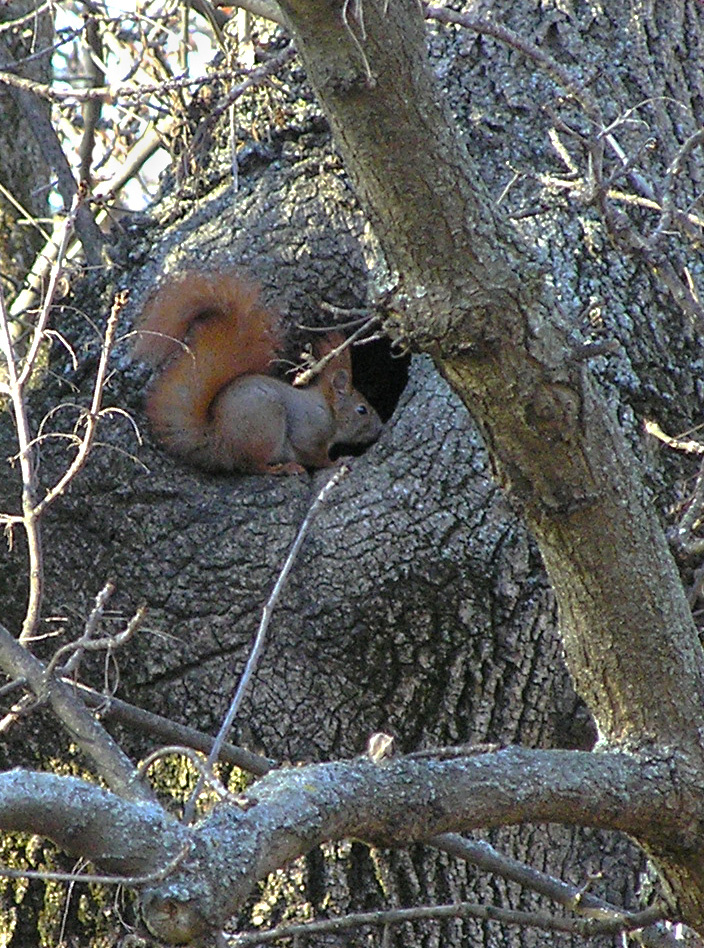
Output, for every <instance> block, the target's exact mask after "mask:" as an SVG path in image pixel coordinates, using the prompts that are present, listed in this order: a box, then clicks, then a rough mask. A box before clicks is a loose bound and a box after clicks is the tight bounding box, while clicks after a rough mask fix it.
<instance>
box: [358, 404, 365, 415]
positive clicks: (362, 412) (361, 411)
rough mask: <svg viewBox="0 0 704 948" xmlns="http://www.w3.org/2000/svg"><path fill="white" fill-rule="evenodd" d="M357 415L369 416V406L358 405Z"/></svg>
mask: <svg viewBox="0 0 704 948" xmlns="http://www.w3.org/2000/svg"><path fill="white" fill-rule="evenodd" d="M357 414H358V415H366V414H367V406H366V405H357Z"/></svg>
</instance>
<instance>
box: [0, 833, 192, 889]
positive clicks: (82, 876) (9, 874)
mask: <svg viewBox="0 0 704 948" xmlns="http://www.w3.org/2000/svg"><path fill="white" fill-rule="evenodd" d="M190 849H191V847H190V844H189V845H187V846H184V847H183V849H182V850H181V852H180V853H178V855H176V856H174V858H173V859H170V860H169V861H168V862H167V863H166V865H165V866H162V867H161V869H155V870H154V872H150V873H148V874H147V875H144V876H111V875H107V876H102V875H96V874H94V873H89V872H86V873H76V872H50V871H48V870H47V871H46V872H44V871H43V870H41V869H10V868H9V867H8V866H0V876H5V877H6V878H8V879H44V880H47V881H55V882H88V883H97V884H99V885H125V886H129V887H137V886H143V885H147V884H149V883H152V882H161V881H162V880H163V879H166V877H167V876H169V875H171V873H172V872H173V871H174V869H176V868H177V867H178V866H179V864H180V863H181V862H182V861H183V859H184V858H185V857H186V856H187V855H188V853H189V852H190Z"/></svg>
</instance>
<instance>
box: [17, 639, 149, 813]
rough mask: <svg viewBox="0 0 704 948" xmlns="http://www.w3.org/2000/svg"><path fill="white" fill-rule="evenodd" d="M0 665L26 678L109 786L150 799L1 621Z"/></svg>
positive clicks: (69, 695)
mask: <svg viewBox="0 0 704 948" xmlns="http://www.w3.org/2000/svg"><path fill="white" fill-rule="evenodd" d="M0 666H1V667H2V668H3V670H4V671H5V673H6V674H8V675H10V676H12V677H13V678H24V679H26V681H27V683H28V685H29V687H30V688H31V689H32V691H33V692H34V694H35V695H36V697H37V698H38V699H40V700H45V701H47V702H48V703H49V705H50V707H51V708H52V710H53V711H54V713H55V714H56V716H57V718H58V719H59V721H61V723H62V724H63V726H64V727H65V728H66V730H67V731H68V733H69V734H70V736H71V739H72V740H74V741H75V742H76V743H77V744H78V746H79V747H80V748H81V750H82V751H83V753H84V754H85V755H86V756H87V757H88V758H89V759H90V760H92V761H93V763H94V764H95V766H96V768H97V771H98V773H99V774H100V775H101V776H102V777H103V778H104V779H105V781H106V783H107V784H108V786H109V787H110V788H111V789H112V790H114V791H115V793H118V794H120V795H121V796H123V797H125V799H127V800H135V801H142V802H145V801H152V800H153V799H154V797H153V795H152V793H151V791H150V790H149V788H148V787H145V786H144V785H143V784H142V783H141V782H140V781H139V780H137V779H135V778H136V770H135V767H134V765H133V764H132V762H131V761H130V759H129V757H127V755H126V754H125V753H124V752H123V751H122V750H121V749H120V747H119V746H118V744H116V743H115V741H113V739H112V738H111V737H110V735H109V734H108V733H107V731H106V730H105V729H104V728H103V727H102V725H101V724H99V723H98V721H96V720H95V718H94V717H93V716H92V715H91V714H90V712H89V711H88V710H87V709H86V707H85V706H84V705H83V704H82V703H81V701H80V700H79V699H78V698H77V697H76V695H75V694H74V693H73V692H72V690H71V688H70V687H69V686H68V685H66V684H64V683H63V682H61V681H58V680H57V679H56V678H54V677H53V676H47V674H46V669H45V667H44V665H43V664H42V663H41V662H40V661H39V660H38V659H36V658H35V657H34V656H33V655H31V654H30V653H29V652H28V651H27V649H25V648H24V647H23V646H22V645H20V644H19V643H18V642H17V641H16V640H15V639H14V638H13V637H12V636H11V635H10V633H9V632H8V631H7V629H5V628H4V627H3V626H2V625H0Z"/></svg>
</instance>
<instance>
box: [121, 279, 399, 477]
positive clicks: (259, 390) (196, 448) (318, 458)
mask: <svg viewBox="0 0 704 948" xmlns="http://www.w3.org/2000/svg"><path fill="white" fill-rule="evenodd" d="M341 340H342V337H341V336H340V335H339V334H332V335H331V336H330V338H329V339H327V340H324V341H323V342H322V348H323V349H324V351H326V352H329V351H330V349H332V348H334V346H335V345H337V344H339V342H340V341H341ZM278 346H279V334H278V319H277V317H276V316H275V315H274V314H273V313H271V312H270V311H269V310H267V309H265V308H264V307H263V306H262V305H261V303H260V302H259V296H258V291H257V289H256V287H255V286H254V285H253V284H251V283H249V282H247V281H246V280H243V279H242V278H241V277H238V276H237V275H236V274H234V273H232V272H218V271H213V272H204V271H197V270H190V271H186V272H185V273H182V274H180V275H179V276H176V277H173V278H172V279H170V280H169V281H168V282H166V283H165V284H164V285H163V286H162V287H161V288H160V289H159V290H158V292H157V293H156V294H155V295H154V296H153V297H152V298H151V299H150V300H149V301H148V302H147V305H146V307H145V309H144V313H143V314H142V318H141V320H140V322H139V324H138V326H137V342H136V344H135V346H134V355H135V357H136V358H140V359H144V360H145V361H148V362H151V363H152V364H153V365H155V366H156V367H158V368H159V369H160V371H159V374H158V375H157V377H156V380H155V382H154V385H153V387H152V389H151V391H150V393H149V395H148V397H147V415H148V417H149V420H150V422H151V425H152V428H153V430H154V433H155V435H156V437H157V439H158V440H159V441H160V442H161V443H162V444H163V445H164V447H166V448H167V449H168V450H169V451H171V452H172V453H174V454H177V455H179V456H181V457H184V458H186V459H187V460H189V461H191V462H192V463H194V464H196V465H198V466H200V467H203V468H206V469H208V470H227V471H232V470H237V471H245V472H255V473H265V472H266V473H286V474H290V473H300V472H301V471H303V470H304V469H305V468H306V467H326V466H327V465H328V464H330V463H331V462H330V459H329V454H328V452H329V449H330V447H331V446H332V445H333V444H334V443H336V441H339V442H341V443H345V444H360V445H364V444H369V443H371V442H372V441H374V440H376V438H377V437H378V435H379V432H380V430H381V422H380V420H379V418H378V416H377V414H376V412H375V411H374V409H373V408H372V407H371V405H369V404H368V402H366V400H365V399H364V398H363V397H362V396H361V395H360V394H359V392H357V391H355V389H354V388H353V387H352V375H351V363H350V355H349V351H345V352H344V353H342V354H341V355H340V356H338V357H337V358H336V359H334V360H332V362H331V363H330V364H329V365H328V366H326V367H325V369H324V370H323V371H322V373H321V375H320V377H319V379H318V380H317V381H316V384H314V385H312V386H309V387H308V388H293V387H292V386H290V385H288V384H287V383H286V382H283V381H282V380H281V379H277V378H274V377H271V374H270V373H271V365H272V361H273V359H274V358H275V355H276V352H277V349H278Z"/></svg>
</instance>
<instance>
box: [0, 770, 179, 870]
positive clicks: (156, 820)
mask: <svg viewBox="0 0 704 948" xmlns="http://www.w3.org/2000/svg"><path fill="white" fill-rule="evenodd" d="M0 828H1V829H3V830H6V831H22V832H30V833H37V834H39V835H41V836H45V837H47V838H48V839H51V840H53V841H54V842H55V843H56V844H57V845H58V846H60V847H61V848H62V849H65V850H66V852H68V853H70V854H71V855H75V856H84V857H85V858H88V859H90V861H91V862H92V863H93V864H94V865H96V866H98V867H99V868H101V869H104V870H106V871H108V872H111V873H114V872H118V873H120V875H129V876H140V877H141V876H144V875H151V874H153V873H157V874H159V875H160V874H161V873H162V872H163V870H164V869H165V868H166V867H167V866H168V865H169V864H171V863H172V862H173V860H178V859H179V857H180V856H181V854H182V852H183V850H184V847H185V846H187V845H188V841H189V838H190V834H189V831H188V829H187V828H186V827H184V826H182V825H181V824H180V823H178V822H177V821H176V820H174V819H172V818H171V817H170V816H169V815H168V814H167V813H166V812H165V811H164V810H163V809H162V808H161V807H160V806H159V805H158V804H156V803H153V802H152V803H149V804H147V803H146V802H145V801H142V802H138V801H137V800H133V801H131V802H130V801H127V800H124V799H120V798H119V797H116V796H115V795H114V794H112V793H109V792H108V791H106V790H103V789H101V788H100V787H97V786H95V785H94V784H91V783H88V782H87V781H85V780H79V779H77V778H75V777H58V776H56V775H54V774H44V773H32V772H30V771H24V770H13V771H10V772H8V773H0Z"/></svg>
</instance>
